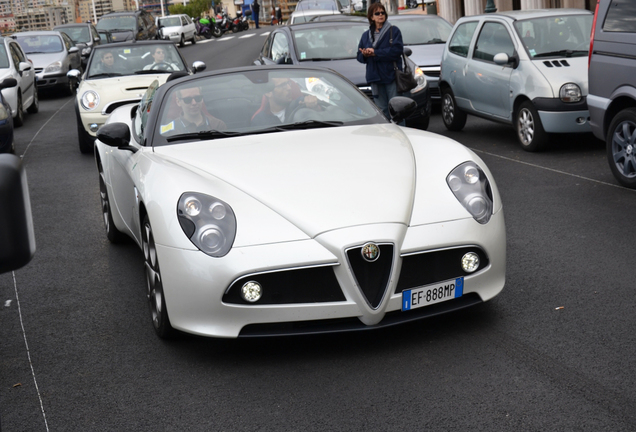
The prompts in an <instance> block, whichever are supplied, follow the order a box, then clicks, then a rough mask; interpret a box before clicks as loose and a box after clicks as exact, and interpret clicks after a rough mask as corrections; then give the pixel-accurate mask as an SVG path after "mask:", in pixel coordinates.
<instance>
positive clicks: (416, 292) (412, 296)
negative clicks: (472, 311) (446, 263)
mask: <svg viewBox="0 0 636 432" xmlns="http://www.w3.org/2000/svg"><path fill="white" fill-rule="evenodd" d="M463 294H464V278H463V277H460V278H456V279H450V280H447V281H443V282H436V283H434V284H431V285H426V286H422V287H418V288H412V289H409V290H404V291H402V311H408V310H411V309H417V308H421V307H424V306H428V305H432V304H435V303H441V302H444V301H448V300H452V299H454V298H458V297H461V296H462V295H463Z"/></svg>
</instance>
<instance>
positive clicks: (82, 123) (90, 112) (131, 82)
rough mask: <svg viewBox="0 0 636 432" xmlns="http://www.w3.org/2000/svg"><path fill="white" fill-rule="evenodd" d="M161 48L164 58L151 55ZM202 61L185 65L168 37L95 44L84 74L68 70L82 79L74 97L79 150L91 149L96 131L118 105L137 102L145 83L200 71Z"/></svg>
mask: <svg viewBox="0 0 636 432" xmlns="http://www.w3.org/2000/svg"><path fill="white" fill-rule="evenodd" d="M157 50H160V51H162V52H163V54H162V56H163V57H162V60H163V62H161V63H157V62H156V60H155V59H154V57H153V55H155V54H156V51H157ZM108 57H110V58H108ZM204 69H205V64H204V63H202V62H195V64H194V65H193V66H192V69H189V68H188V67H187V66H186V62H185V60H184V59H183V57H182V56H181V53H180V52H179V50H178V49H177V47H176V46H175V45H174V44H173V43H172V42H169V41H139V42H137V41H132V42H122V43H119V44H110V45H100V46H98V47H95V49H94V50H93V54H92V55H91V58H90V60H89V62H88V66H87V68H86V72H85V73H84V75H83V78H82V75H81V73H80V71H78V70H74V71H71V72H69V75H70V76H71V77H73V78H75V79H78V80H79V79H81V81H80V84H79V88H78V90H77V96H76V98H75V116H76V119H77V135H78V141H79V148H80V151H81V152H82V153H92V152H93V143H94V141H95V133H96V132H97V130H98V129H99V128H100V127H101V126H102V125H103V124H104V123H105V122H106V119H108V116H109V115H110V114H111V113H112V112H113V111H114V110H115V109H116V108H118V107H120V106H122V105H126V104H129V103H134V102H139V100H140V99H141V96H142V95H143V93H144V92H145V91H146V89H147V88H148V86H149V85H150V84H151V83H152V82H153V81H155V80H157V81H159V82H160V83H164V82H166V80H167V79H168V77H169V76H170V75H171V74H173V73H181V74H182V75H187V74H189V73H192V72H193V71H194V72H196V71H202V70H204Z"/></svg>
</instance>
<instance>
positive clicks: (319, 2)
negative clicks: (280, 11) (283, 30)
mask: <svg viewBox="0 0 636 432" xmlns="http://www.w3.org/2000/svg"><path fill="white" fill-rule="evenodd" d="M312 9H320V10H333V11H339V10H340V7H339V6H338V5H337V4H336V2H335V1H334V0H307V1H303V2H300V3H298V4H297V5H296V10H297V11H305V10H312Z"/></svg>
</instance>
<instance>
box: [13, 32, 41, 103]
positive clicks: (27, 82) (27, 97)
mask: <svg viewBox="0 0 636 432" xmlns="http://www.w3.org/2000/svg"><path fill="white" fill-rule="evenodd" d="M9 49H10V51H11V58H12V59H13V67H14V70H15V75H17V77H18V85H19V86H20V91H21V92H22V104H23V105H24V106H25V107H29V106H31V103H32V102H33V93H34V92H35V91H36V90H35V69H34V68H33V65H32V64H31V62H29V61H28V60H27V58H26V55H25V54H24V51H22V48H20V45H18V44H17V42H10V43H9Z"/></svg>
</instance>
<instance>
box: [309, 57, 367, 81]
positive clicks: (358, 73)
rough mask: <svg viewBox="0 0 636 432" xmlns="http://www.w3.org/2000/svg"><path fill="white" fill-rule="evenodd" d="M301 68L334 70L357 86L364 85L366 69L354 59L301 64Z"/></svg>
mask: <svg viewBox="0 0 636 432" xmlns="http://www.w3.org/2000/svg"><path fill="white" fill-rule="evenodd" d="M300 64H301V65H303V66H310V65H315V66H320V67H326V68H329V69H332V70H335V71H336V72H338V73H339V74H340V75H343V76H344V77H346V78H347V79H348V80H349V81H351V82H352V83H354V84H355V85H357V86H361V85H366V84H367V78H366V67H365V65H363V64H362V63H360V62H359V61H358V60H356V59H345V60H327V61H316V62H310V61H307V62H301V63H300Z"/></svg>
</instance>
